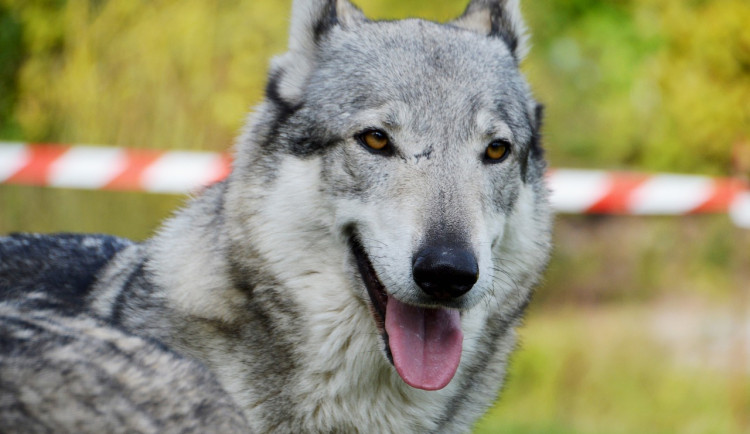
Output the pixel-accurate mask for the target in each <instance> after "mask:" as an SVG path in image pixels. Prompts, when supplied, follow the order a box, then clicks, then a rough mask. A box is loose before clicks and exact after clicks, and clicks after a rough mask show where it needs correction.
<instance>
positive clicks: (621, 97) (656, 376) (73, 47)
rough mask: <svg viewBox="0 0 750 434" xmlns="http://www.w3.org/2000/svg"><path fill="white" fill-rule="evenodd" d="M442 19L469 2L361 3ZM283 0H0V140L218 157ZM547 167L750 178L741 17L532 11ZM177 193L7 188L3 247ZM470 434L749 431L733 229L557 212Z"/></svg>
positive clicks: (719, 10)
mask: <svg viewBox="0 0 750 434" xmlns="http://www.w3.org/2000/svg"><path fill="white" fill-rule="evenodd" d="M357 4H358V5H360V6H361V7H362V8H363V9H364V10H365V12H367V13H368V15H370V16H372V17H377V18H400V17H405V16H421V17H426V18H431V19H437V20H447V19H450V18H452V17H455V16H457V15H458V14H460V12H461V11H462V9H463V8H464V6H465V5H464V2H456V1H449V0H431V1H428V0H413V1H409V2H404V1H401V0H360V1H357ZM289 6H290V2H289V1H288V0H285V1H270V0H265V1H261V0H256V1H252V0H243V1H239V0H220V1H219V0H214V1H211V0H179V1H178V0H149V1H146V0H67V1H66V0H0V140H21V141H37V142H61V143H91V144H106V145H121V146H129V147H143V148H157V149H203V150H215V151H220V150H225V149H227V148H228V147H230V146H231V144H232V142H233V140H234V137H235V136H236V135H237V132H238V130H239V128H240V126H241V124H242V122H243V120H244V116H245V115H246V112H247V111H248V109H249V108H250V107H251V106H252V105H254V104H256V103H257V102H259V101H260V98H261V97H262V90H263V84H264V80H265V73H266V68H267V63H268V59H269V58H270V57H271V56H272V55H274V54H276V53H280V52H282V51H283V50H284V48H285V46H286V31H287V25H288V15H289ZM524 6H525V9H526V15H527V18H528V21H529V24H530V27H531V28H532V30H533V35H534V37H533V42H534V48H533V50H532V54H531V55H530V57H529V58H528V60H527V61H526V62H525V64H524V70H525V72H526V74H527V75H528V77H529V79H530V81H531V83H532V86H533V88H534V89H535V91H536V93H537V95H538V97H539V99H541V100H542V101H544V102H545V103H546V105H547V122H546V128H545V139H546V147H547V150H548V156H549V158H550V160H551V163H552V165H553V166H558V167H564V166H569V167H570V166H574V167H596V168H611V169H636V170H645V171H657V170H658V171H676V172H689V173H702V174H709V175H724V176H739V177H745V178H746V177H747V176H748V174H750V103H748V101H750V25H748V23H750V2H748V1H747V0H710V1H709V0H596V1H595V0H565V1H563V0H549V1H531V0H526V1H524ZM182 201H183V199H182V198H180V197H177V196H168V195H145V194H139V193H104V192H87V191H76V190H63V189H41V188H32V187H22V186H9V185H0V233H5V232H10V231H40V232H51V231H82V232H107V233H114V234H118V235H122V236H126V237H130V238H134V239H139V240H140V239H144V238H146V237H148V236H149V235H150V234H152V233H153V231H154V230H155V229H156V227H157V226H158V224H159V222H160V221H161V220H162V219H163V218H165V217H166V216H168V215H169V213H170V212H172V210H174V209H175V208H176V207H177V206H179V204H180V203H181V202H182ZM555 242H556V251H555V254H554V257H553V260H552V263H551V266H550V269H549V271H548V273H547V276H546V283H545V284H544V285H543V286H542V287H541V288H540V289H539V291H538V293H537V297H536V300H535V303H534V305H533V308H532V310H531V312H530V314H529V316H528V319H527V324H526V326H525V327H524V328H523V330H522V332H521V334H522V338H523V339H522V341H523V344H522V349H521V351H519V352H518V353H517V355H516V356H515V359H514V363H513V365H512V369H511V375H510V380H509V383H508V387H507V389H506V391H505V392H504V394H503V398H502V400H501V401H500V402H499V404H498V405H497V406H496V408H495V409H494V410H493V411H492V412H491V413H490V414H489V415H488V416H487V417H486V418H485V419H484V420H483V421H482V423H480V425H479V426H478V427H477V432H482V433H488V432H517V433H547V432H549V433H579V432H583V433H619V432H627V433H632V432H664V433H671V432H680V433H682V432H684V433H693V432H694V433H712V432H716V433H726V432H750V322H749V318H750V315H748V311H749V310H750V295H748V292H749V291H750V253H748V252H749V251H750V249H748V247H749V246H750V234H749V231H743V230H739V229H736V228H734V227H732V225H731V223H729V221H728V219H727V218H726V217H725V216H707V217H690V218H684V219H672V218H653V219H638V218H624V217H618V218H604V217H572V216H568V217H562V218H560V219H559V221H558V225H557V228H556V232H555Z"/></svg>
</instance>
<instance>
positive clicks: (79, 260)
mask: <svg viewBox="0 0 750 434" xmlns="http://www.w3.org/2000/svg"><path fill="white" fill-rule="evenodd" d="M129 245H132V242H131V241H129V240H124V239H121V238H117V237H113V236H109V235H82V234H51V235H35V234H11V235H10V236H8V237H0V300H16V301H22V302H23V303H24V305H26V306H28V307H32V306H34V307H35V308H43V307H55V308H57V309H61V310H62V311H65V312H68V313H72V312H79V311H81V309H83V307H84V305H85V303H84V302H83V300H84V299H85V297H86V296H87V295H88V294H89V292H90V291H91V287H92V285H93V284H94V282H95V280H96V275H97V273H98V271H99V270H100V269H101V268H102V267H103V266H104V265H106V264H107V263H108V261H109V260H110V259H111V258H112V257H114V256H115V254H116V253H117V252H119V251H120V250H122V249H124V248H125V247H127V246H129ZM32 293H34V294H37V295H38V296H37V297H35V298H29V297H28V296H29V295H30V294H32ZM39 296H43V298H41V297H39Z"/></svg>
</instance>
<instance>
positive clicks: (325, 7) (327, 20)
mask: <svg viewBox="0 0 750 434" xmlns="http://www.w3.org/2000/svg"><path fill="white" fill-rule="evenodd" d="M365 20H366V18H365V16H364V15H363V14H362V12H361V11H360V10H359V9H357V7H356V6H354V5H353V4H351V3H350V2H349V1H348V0H294V2H293V3H292V23H291V27H290V30H289V51H307V50H315V46H316V44H317V43H318V42H319V41H320V40H321V39H322V38H323V37H324V36H325V34H326V33H328V32H329V31H330V30H331V29H332V28H334V27H335V26H337V25H340V26H342V27H344V28H346V27H350V26H353V25H355V24H356V23H358V22H362V21H365Z"/></svg>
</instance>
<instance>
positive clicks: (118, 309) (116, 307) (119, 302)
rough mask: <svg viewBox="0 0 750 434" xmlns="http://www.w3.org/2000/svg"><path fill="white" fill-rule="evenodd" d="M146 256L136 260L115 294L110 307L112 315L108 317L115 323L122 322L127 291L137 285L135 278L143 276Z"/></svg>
mask: <svg viewBox="0 0 750 434" xmlns="http://www.w3.org/2000/svg"><path fill="white" fill-rule="evenodd" d="M146 261H147V258H146V257H142V258H141V259H140V260H139V261H138V265H137V266H136V267H135V268H134V269H133V272H132V273H130V275H129V276H128V279H127V280H126V281H125V284H124V285H123V287H122V289H121V290H120V293H119V294H117V298H116V299H115V302H114V304H113V305H112V306H113V309H112V316H111V317H110V320H111V321H112V322H113V323H115V324H122V320H123V311H124V310H125V307H126V305H127V303H126V301H127V298H128V293H129V292H131V291H132V290H133V288H134V286H135V285H137V280H138V279H139V278H140V277H142V276H143V274H144V270H143V266H144V264H145V263H146Z"/></svg>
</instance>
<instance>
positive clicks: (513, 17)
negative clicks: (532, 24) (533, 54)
mask: <svg viewBox="0 0 750 434" xmlns="http://www.w3.org/2000/svg"><path fill="white" fill-rule="evenodd" d="M451 24H453V25H454V26H457V27H461V28H464V29H467V30H473V31H475V32H477V33H481V34H483V35H487V36H490V37H496V38H501V39H502V40H503V41H505V43H506V44H507V45H508V48H510V52H511V53H512V54H513V56H514V57H515V58H516V59H517V60H518V61H521V60H523V58H524V57H526V54H527V53H528V50H529V47H528V35H527V33H526V24H525V23H524V21H523V17H522V16H521V5H520V0H472V1H471V3H469V6H468V7H467V8H466V11H464V14H463V15H461V16H460V17H459V18H457V19H456V20H455V21H453V22H452V23H451Z"/></svg>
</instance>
